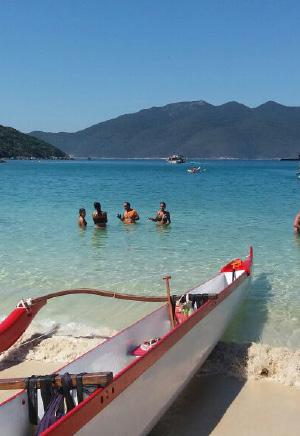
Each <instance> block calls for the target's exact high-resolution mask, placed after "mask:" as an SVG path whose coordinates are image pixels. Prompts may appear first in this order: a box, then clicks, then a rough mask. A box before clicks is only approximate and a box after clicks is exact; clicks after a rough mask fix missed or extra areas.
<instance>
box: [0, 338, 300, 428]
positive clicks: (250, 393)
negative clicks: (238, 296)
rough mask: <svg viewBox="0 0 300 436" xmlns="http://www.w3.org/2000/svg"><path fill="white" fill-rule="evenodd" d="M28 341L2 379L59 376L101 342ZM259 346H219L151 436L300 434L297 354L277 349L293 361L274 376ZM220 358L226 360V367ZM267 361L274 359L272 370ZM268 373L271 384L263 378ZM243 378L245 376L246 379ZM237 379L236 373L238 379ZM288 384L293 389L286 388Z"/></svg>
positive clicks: (9, 359)
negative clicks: (291, 373)
mask: <svg viewBox="0 0 300 436" xmlns="http://www.w3.org/2000/svg"><path fill="white" fill-rule="evenodd" d="M28 336H29V334H28ZM28 336H27V343H26V340H25V341H24V340H23V341H24V343H25V345H24V346H23V347H22V346H21V347H20V343H18V344H17V345H16V346H14V347H13V348H12V349H11V350H10V351H9V352H7V353H4V355H2V356H1V359H0V370H1V371H0V377H1V378H7V377H20V376H25V377H26V376H30V375H32V374H47V373H51V372H54V371H55V370H57V369H58V368H61V367H62V366H63V365H64V364H66V363H67V362H68V361H69V360H72V359H73V358H75V357H76V356H77V355H78V354H81V353H83V352H84V351H87V350H88V349H89V348H92V347H93V346H94V345H95V344H96V342H99V338H89V339H87V338H85V339H83V338H72V337H61V336H59V337H57V336H52V337H46V338H43V340H42V341H41V340H40V339H38V340H37V342H36V343H32V342H28ZM31 337H32V336H31ZM251 347H252V348H251ZM256 347H257V345H256V344H252V346H250V347H249V348H246V347H244V348H239V352H238V353H237V351H236V349H237V346H236V345H230V344H229V345H226V344H224V343H220V344H218V346H217V348H216V349H215V351H214V352H213V353H212V355H211V357H210V359H209V360H208V362H207V363H206V364H205V366H204V367H203V369H202V370H201V371H199V373H197V374H196V375H195V376H194V378H193V379H192V381H191V382H190V383H189V385H188V386H187V387H186V389H185V390H184V391H183V392H182V394H181V395H180V396H179V397H178V399H177V400H176V402H175V403H174V404H173V405H172V407H171V408H170V409H169V410H168V411H167V413H166V414H165V415H164V416H163V417H162V419H161V420H160V422H159V423H158V424H157V425H156V427H155V428H154V429H153V430H152V432H151V433H150V434H151V436H160V435H164V436H168V435H170V436H171V435H172V436H174V435H175V436H176V435H178V436H181V435H189V436H196V435H197V436H205V435H210V434H211V435H214V436H227V435H228V436H229V435H230V436H235V435H237V436H238V435H239V436H240V435H243V436H252V435H262V436H268V435H276V436H281V435H286V434H289V435H296V434H298V432H299V428H300V389H299V386H298V380H296V381H295V380H293V381H291V379H288V378H287V376H286V371H287V368H289V367H290V365H291V362H293V361H294V365H295V366H296V367H297V365H298V363H297V362H299V359H298V353H295V354H291V355H289V356H287V354H286V353H287V351H285V350H284V349H278V350H277V351H276V357H277V360H278V355H279V354H280V355H282V356H283V359H282V360H283V361H284V360H286V359H287V358H288V359H289V362H287V365H286V368H283V365H281V366H279V367H278V368H277V372H276V371H273V373H272V372H271V368H272V367H273V362H272V359H271V358H270V352H269V350H268V347H262V348H261V350H260V354H261V356H260V360H259V362H260V363H259V364H258V360H257V358H256V360H255V359H254V358H253V356H252V354H253V355H254V354H255V356H257V354H258V353H257V349H256ZM246 350H247V352H248V365H247V368H246V369H244V371H242V369H241V368H242V367H241V362H244V360H245V357H244V355H243V353H244V354H245V352H246ZM263 351H264V355H263ZM251 353H252V354H251ZM220 354H222V356H223V358H222V367H221V365H220V361H221V359H220ZM237 355H238V356H239V359H238V358H237ZM224 356H225V358H224ZM241 356H242V357H241ZM251 356H252V357H251ZM266 356H268V359H269V360H268V361H269V366H267V358H266ZM218 372H219V373H218ZM222 372H225V373H226V374H227V375H224V374H222ZM267 372H268V373H269V377H270V378H269V379H268V378H267V379H265V378H264V377H265V376H263V375H261V374H262V373H263V374H266V373H267ZM242 373H243V377H241V375H242ZM232 374H236V377H233V375H232ZM284 383H285V384H284ZM287 384H293V385H294V386H287ZM15 393H16V391H2V392H0V401H3V400H5V399H7V398H9V397H10V396H11V395H13V394H15Z"/></svg>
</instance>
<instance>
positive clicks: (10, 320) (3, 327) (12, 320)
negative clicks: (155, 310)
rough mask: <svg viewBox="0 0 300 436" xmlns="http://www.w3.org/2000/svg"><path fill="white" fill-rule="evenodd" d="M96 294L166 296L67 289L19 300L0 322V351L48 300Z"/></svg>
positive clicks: (152, 298)
mask: <svg viewBox="0 0 300 436" xmlns="http://www.w3.org/2000/svg"><path fill="white" fill-rule="evenodd" d="M81 294H86V295H96V296H99V297H108V298H116V299H118V300H131V301H142V302H147V303H164V302H166V301H167V297H166V296H161V297H160V296H143V295H133V294H121V293H117V292H112V291H104V290H102V289H89V288H81V289H67V290H63V291H57V292H53V293H51V294H47V295H43V296H41V297H36V298H29V299H26V300H21V301H20V302H19V303H18V304H17V307H16V308H15V309H14V310H13V311H12V312H11V313H10V314H9V315H8V316H7V318H5V319H4V320H3V321H2V322H1V323H0V353H2V352H3V351H6V350H8V349H9V348H10V347H11V346H12V345H13V344H14V343H15V342H16V341H17V340H18V339H19V338H20V337H21V336H22V334H23V333H24V332H25V330H26V329H27V328H28V327H29V325H30V324H31V322H32V320H33V318H34V317H35V316H36V314H37V313H38V312H39V311H40V309H41V308H42V307H43V306H45V304H46V303H47V301H48V300H50V299H52V298H57V297H64V296H66V295H81Z"/></svg>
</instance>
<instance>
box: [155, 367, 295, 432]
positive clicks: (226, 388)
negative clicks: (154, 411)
mask: <svg viewBox="0 0 300 436" xmlns="http://www.w3.org/2000/svg"><path fill="white" fill-rule="evenodd" d="M299 428H300V390H299V389H297V388H293V387H287V386H282V385H280V384H277V383H274V382H270V381H266V380H259V381H254V380H249V381H247V382H243V381H239V380H238V379H236V378H233V377H225V376H220V375H210V376H196V377H194V378H193V380H192V382H191V383H190V384H189V385H188V387H187V388H186V389H185V390H184V392H183V393H182V394H181V395H180V397H179V398H178V399H177V401H176V402H175V403H174V404H173V406H172V407H171V408H170V409H169V411H168V412H167V413H166V414H165V415H164V417H163V418H162V419H161V420H160V422H159V423H158V424H157V425H156V427H155V428H154V429H153V431H152V432H151V436H159V435H164V436H168V435H173V436H174V435H176V436H179V435H189V436H196V435H197V436H205V435H210V434H211V435H213V436H241V435H243V436H252V435H261V436H268V435H276V436H281V435H282V436H284V435H287V434H289V435H296V434H299Z"/></svg>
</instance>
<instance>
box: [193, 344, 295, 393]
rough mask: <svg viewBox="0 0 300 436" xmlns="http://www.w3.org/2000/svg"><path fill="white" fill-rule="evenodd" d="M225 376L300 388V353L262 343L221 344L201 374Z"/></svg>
mask: <svg viewBox="0 0 300 436" xmlns="http://www.w3.org/2000/svg"><path fill="white" fill-rule="evenodd" d="M201 373H202V374H203V373H204V374H224V375H228V376H233V377H237V378H239V379H252V380H253V379H254V380H258V379H263V378H264V379H266V378H267V379H269V380H272V381H275V382H277V383H282V384H284V385H288V386H296V387H300V350H296V351H293V350H290V349H288V348H284V347H278V348H275V347H271V346H269V345H265V344H261V343H254V342H252V343H248V344H237V343H226V342H219V343H218V344H217V346H216V348H215V349H214V350H213V352H212V353H211V355H210V357H209V358H208V360H207V361H206V363H205V365H204V366H203V367H202V369H201V371H200V374H201Z"/></svg>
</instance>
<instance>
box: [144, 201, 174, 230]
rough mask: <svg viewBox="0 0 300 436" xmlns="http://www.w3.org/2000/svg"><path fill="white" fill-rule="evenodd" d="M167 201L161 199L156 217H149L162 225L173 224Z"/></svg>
mask: <svg viewBox="0 0 300 436" xmlns="http://www.w3.org/2000/svg"><path fill="white" fill-rule="evenodd" d="M166 207H167V206H166V203H165V202H164V201H161V203H160V205H159V210H158V211H157V212H156V217H155V218H148V219H149V220H150V221H154V222H156V223H157V224H160V225H168V224H171V217H170V212H168V211H167V210H166Z"/></svg>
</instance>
